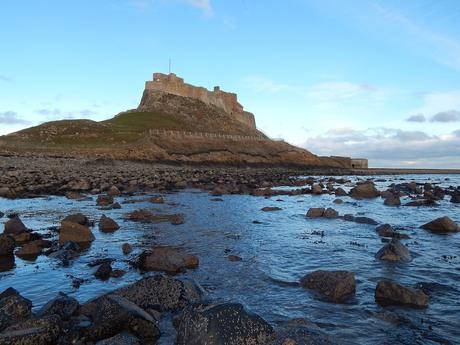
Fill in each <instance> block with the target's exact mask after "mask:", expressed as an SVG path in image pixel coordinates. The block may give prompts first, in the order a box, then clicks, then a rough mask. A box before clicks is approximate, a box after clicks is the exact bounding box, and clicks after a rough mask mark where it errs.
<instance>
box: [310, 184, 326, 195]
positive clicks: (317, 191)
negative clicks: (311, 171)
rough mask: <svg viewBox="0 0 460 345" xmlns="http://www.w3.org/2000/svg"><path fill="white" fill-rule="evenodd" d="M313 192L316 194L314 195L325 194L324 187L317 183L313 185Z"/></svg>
mask: <svg viewBox="0 0 460 345" xmlns="http://www.w3.org/2000/svg"><path fill="white" fill-rule="evenodd" d="M311 193H312V194H314V195H320V194H323V188H321V186H320V185H319V184H317V183H315V184H314V185H313V186H312V187H311Z"/></svg>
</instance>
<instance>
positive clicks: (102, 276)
mask: <svg viewBox="0 0 460 345" xmlns="http://www.w3.org/2000/svg"><path fill="white" fill-rule="evenodd" d="M111 273H112V266H111V265H110V264H109V263H103V264H102V265H100V266H99V268H98V269H97V270H96V272H95V273H94V276H95V277H96V278H97V279H99V280H107V279H109V278H110V275H111Z"/></svg>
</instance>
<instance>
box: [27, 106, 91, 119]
mask: <svg viewBox="0 0 460 345" xmlns="http://www.w3.org/2000/svg"><path fill="white" fill-rule="evenodd" d="M35 112H36V113H37V114H39V115H42V116H45V117H46V119H47V120H62V119H74V118H77V117H84V118H88V117H91V116H93V115H96V112H94V111H92V110H89V109H83V110H77V111H64V110H61V109H58V108H54V109H47V108H44V109H38V110H36V111H35Z"/></svg>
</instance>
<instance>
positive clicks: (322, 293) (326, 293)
mask: <svg viewBox="0 0 460 345" xmlns="http://www.w3.org/2000/svg"><path fill="white" fill-rule="evenodd" d="M300 285H301V286H303V287H304V288H307V289H312V290H315V291H316V292H317V293H318V294H319V297H320V298H321V299H324V300H326V301H329V302H334V303H344V302H346V301H347V300H348V299H350V297H352V296H353V295H354V293H355V290H356V281H355V274H354V273H353V272H349V271H315V272H312V273H309V274H307V275H306V276H305V277H303V278H302V279H301V280H300Z"/></svg>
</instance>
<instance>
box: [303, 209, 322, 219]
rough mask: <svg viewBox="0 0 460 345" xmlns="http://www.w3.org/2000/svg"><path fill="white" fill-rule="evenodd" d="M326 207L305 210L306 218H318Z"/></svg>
mask: <svg viewBox="0 0 460 345" xmlns="http://www.w3.org/2000/svg"><path fill="white" fill-rule="evenodd" d="M324 211H326V209H325V208H324V207H312V208H310V209H309V210H308V211H307V217H308V218H320V217H322V216H323V215H324Z"/></svg>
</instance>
